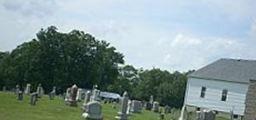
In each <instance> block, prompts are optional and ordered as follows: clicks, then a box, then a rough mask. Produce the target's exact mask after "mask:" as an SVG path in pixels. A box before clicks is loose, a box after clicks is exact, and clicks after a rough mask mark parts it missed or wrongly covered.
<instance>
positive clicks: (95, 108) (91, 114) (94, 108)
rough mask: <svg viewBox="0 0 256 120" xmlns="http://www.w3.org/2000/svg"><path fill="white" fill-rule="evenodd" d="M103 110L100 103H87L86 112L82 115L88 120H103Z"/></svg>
mask: <svg viewBox="0 0 256 120" xmlns="http://www.w3.org/2000/svg"><path fill="white" fill-rule="evenodd" d="M101 109H102V107H101V105H100V102H98V101H91V102H89V103H87V105H86V109H85V112H84V113H83V114H82V117H83V118H85V119H86V120H103V116H102V111H101Z"/></svg>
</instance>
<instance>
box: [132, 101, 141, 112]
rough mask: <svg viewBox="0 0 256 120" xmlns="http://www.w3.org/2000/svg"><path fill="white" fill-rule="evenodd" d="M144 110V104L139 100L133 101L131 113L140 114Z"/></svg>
mask: <svg viewBox="0 0 256 120" xmlns="http://www.w3.org/2000/svg"><path fill="white" fill-rule="evenodd" d="M141 110H142V103H141V101H138V100H133V101H132V103H131V110H130V111H131V112H133V113H140V112H141Z"/></svg>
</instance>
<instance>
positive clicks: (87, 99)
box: [83, 91, 91, 110]
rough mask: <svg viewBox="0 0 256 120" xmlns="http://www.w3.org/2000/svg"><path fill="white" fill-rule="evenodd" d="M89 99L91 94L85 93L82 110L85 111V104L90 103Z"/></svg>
mask: <svg viewBox="0 0 256 120" xmlns="http://www.w3.org/2000/svg"><path fill="white" fill-rule="evenodd" d="M90 97H91V92H90V91H87V92H86V94H85V98H84V103H83V110H85V109H86V105H87V103H88V102H90Z"/></svg>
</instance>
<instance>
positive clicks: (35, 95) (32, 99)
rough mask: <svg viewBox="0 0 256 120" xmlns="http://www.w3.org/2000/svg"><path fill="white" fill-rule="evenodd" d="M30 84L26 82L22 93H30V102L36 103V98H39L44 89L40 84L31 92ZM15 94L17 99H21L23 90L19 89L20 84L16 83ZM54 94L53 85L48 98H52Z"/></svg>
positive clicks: (54, 88)
mask: <svg viewBox="0 0 256 120" xmlns="http://www.w3.org/2000/svg"><path fill="white" fill-rule="evenodd" d="M30 93H31V85H30V84H27V85H26V88H25V90H24V94H27V95H30V104H31V105H36V102H37V101H38V98H41V97H42V96H43V95H44V89H43V87H42V85H41V84H39V85H38V87H37V90H36V92H33V93H31V94H30ZM15 94H16V95H17V99H18V100H19V101H22V100H23V91H21V90H20V86H19V85H16V87H15ZM55 95H56V87H53V90H52V91H51V92H50V93H49V98H50V100H53V99H54V97H55Z"/></svg>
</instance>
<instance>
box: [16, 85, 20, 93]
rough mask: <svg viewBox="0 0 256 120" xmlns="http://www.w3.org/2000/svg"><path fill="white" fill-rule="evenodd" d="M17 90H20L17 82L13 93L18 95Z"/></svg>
mask: <svg viewBox="0 0 256 120" xmlns="http://www.w3.org/2000/svg"><path fill="white" fill-rule="evenodd" d="M19 92H20V86H19V85H18V84H17V85H16V86H15V94H16V95H18V94H19Z"/></svg>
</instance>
